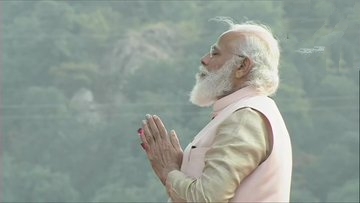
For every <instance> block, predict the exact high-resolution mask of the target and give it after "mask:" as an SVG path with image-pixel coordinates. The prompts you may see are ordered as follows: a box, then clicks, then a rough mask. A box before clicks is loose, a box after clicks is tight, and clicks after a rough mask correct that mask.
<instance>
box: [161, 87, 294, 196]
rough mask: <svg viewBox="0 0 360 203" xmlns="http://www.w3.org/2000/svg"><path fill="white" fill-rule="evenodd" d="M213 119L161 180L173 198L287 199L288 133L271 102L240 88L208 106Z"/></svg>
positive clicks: (290, 167) (290, 162)
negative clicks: (178, 164)
mask: <svg viewBox="0 0 360 203" xmlns="http://www.w3.org/2000/svg"><path fill="white" fill-rule="evenodd" d="M214 113H215V115H216V116H215V118H214V119H213V120H212V121H211V122H210V123H209V124H208V125H207V126H205V127H204V129H202V130H201V131H200V132H199V134H198V135H197V136H196V137H195V138H194V140H193V141H192V142H191V143H190V144H189V145H188V146H187V147H186V149H185V150H184V156H183V162H182V166H181V171H177V170H174V171H171V172H170V173H169V174H168V178H167V181H166V186H167V191H168V194H169V196H170V197H171V199H172V201H173V202H288V201H289V196H290V183H291V171H292V152H291V143H290V139H289V135H288V132H287V129H286V126H285V124H284V121H283V119H282V117H281V114H280V112H279V111H278V108H277V106H276V104H275V103H274V102H273V100H271V99H270V98H268V97H266V96H262V95H260V94H258V93H257V92H256V91H255V90H253V89H252V88H249V87H247V88H243V89H240V90H239V91H237V92H235V93H233V94H231V95H228V96H226V97H224V98H222V99H220V100H218V101H217V102H216V103H215V104H214Z"/></svg>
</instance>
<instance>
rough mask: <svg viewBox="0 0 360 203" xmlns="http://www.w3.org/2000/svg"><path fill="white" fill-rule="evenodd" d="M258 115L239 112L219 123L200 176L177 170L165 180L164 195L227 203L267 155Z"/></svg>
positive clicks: (264, 132)
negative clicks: (192, 175)
mask: <svg viewBox="0 0 360 203" xmlns="http://www.w3.org/2000/svg"><path fill="white" fill-rule="evenodd" d="M268 138H269V137H268V132H267V125H266V123H265V120H263V117H262V115H261V114H260V113H259V112H257V111H255V110H253V109H251V108H243V109H240V110H238V111H236V112H234V113H233V114H231V116H230V117H229V118H227V119H226V120H225V121H223V122H222V123H221V124H220V125H219V127H218V129H217V132H216V135H215V138H214V141H213V144H212V146H211V148H210V149H209V150H208V151H207V152H206V154H205V167H204V170H203V173H202V175H201V176H200V177H199V178H197V179H193V178H190V177H187V176H186V175H185V174H184V173H182V172H181V171H178V170H174V171H171V172H170V173H169V174H168V177H167V180H166V187H167V190H168V194H169V195H170V196H174V197H176V198H177V199H179V200H181V199H182V200H186V201H187V202H228V201H229V200H230V199H231V198H232V197H234V195H235V191H236V189H237V187H238V186H239V184H240V183H241V181H242V180H243V179H244V178H245V177H246V176H247V175H249V174H250V173H251V172H252V171H253V170H254V169H256V167H257V166H258V165H259V164H261V163H262V162H263V161H264V160H265V159H266V158H267V156H268V154H269V153H270V147H269V139H268Z"/></svg>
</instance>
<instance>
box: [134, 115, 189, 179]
mask: <svg viewBox="0 0 360 203" xmlns="http://www.w3.org/2000/svg"><path fill="white" fill-rule="evenodd" d="M138 133H139V135H140V139H141V142H142V143H141V146H142V147H143V148H144V150H145V152H146V155H147V157H148V159H149V161H150V163H151V167H152V168H153V170H154V172H155V174H156V175H157V176H158V177H159V179H160V180H161V182H162V183H163V185H165V182H166V178H167V175H168V173H169V172H170V171H172V170H180V166H181V162H182V157H183V150H182V148H181V146H180V142H179V139H178V137H177V135H176V133H175V131H174V130H172V131H171V132H170V134H168V132H167V130H166V128H165V126H164V124H163V122H162V121H161V119H160V118H159V117H158V116H156V115H153V116H151V115H149V114H147V115H146V120H143V121H142V128H140V129H139V130H138Z"/></svg>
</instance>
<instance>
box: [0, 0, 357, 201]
mask: <svg viewBox="0 0 360 203" xmlns="http://www.w3.org/2000/svg"><path fill="white" fill-rule="evenodd" d="M0 5H1V15H2V16H1V27H2V32H1V41H2V42H1V44H2V47H1V52H2V53H1V54H2V55H1V57H2V64H1V90H0V91H1V103H0V111H1V123H0V124H1V130H0V131H1V134H2V138H1V150H0V152H1V153H0V155H1V156H0V157H1V162H0V163H1V164H0V166H1V165H2V166H1V168H0V169H1V170H0V171H1V176H2V181H1V185H2V190H1V195H0V196H1V198H2V199H0V201H4V202H166V201H167V196H166V192H165V189H164V188H163V187H162V185H161V183H160V181H159V180H158V179H157V178H155V175H154V173H153V171H152V170H151V167H150V166H149V163H148V161H147V159H146V156H145V154H144V153H143V151H142V148H141V147H140V141H139V139H138V135H137V132H136V131H137V129H138V128H139V127H140V126H141V120H142V119H144V116H145V114H146V113H150V114H156V115H159V116H160V117H162V118H163V120H164V123H165V124H166V125H167V126H168V128H169V129H175V130H176V131H177V134H178V135H179V137H180V139H181V143H182V146H183V147H186V145H187V143H188V142H189V141H191V140H192V138H193V137H194V136H195V135H196V133H197V132H198V131H199V130H200V129H201V128H202V127H203V126H204V125H205V124H206V123H207V122H208V121H209V118H210V113H211V108H199V107H196V106H194V105H192V104H191V103H190V102H189V101H188V100H189V93H190V91H191V89H192V86H193V85H194V84H195V73H196V72H197V70H198V66H199V64H200V58H201V57H202V56H203V55H204V54H206V53H207V52H208V50H209V47H210V45H212V44H213V43H214V42H215V41H216V40H217V37H218V35H219V34H221V33H222V32H223V31H225V30H226V29H227V26H225V25H223V24H221V23H216V22H213V21H209V19H211V18H213V17H216V16H228V17H231V18H233V19H234V20H235V21H237V22H243V21H246V20H253V21H256V22H262V23H264V24H267V25H269V26H270V27H271V28H272V30H273V32H274V34H275V35H276V38H277V39H278V40H279V41H280V45H281V48H282V57H281V64H280V66H281V67H280V74H281V85H280V89H279V91H278V93H277V94H276V95H275V96H274V100H275V101H276V102H277V103H278V106H279V108H280V111H281V112H282V114H283V117H284V119H285V122H286V124H287V126H288V130H289V132H290V135H291V138H292V142H293V152H294V169H293V181H292V190H291V202H359V70H360V2H359V1H356V0H344V1H340V0H319V1H313V0H304V1H285V0H284V1H200V0H198V1H190V0H189V1H176V0H174V1H165V0H154V1H150V0H143V1H136V0H134V1H106V0H104V1H101V0H94V1H80V0H76V1H75V0H74V1H31V0H28V1H20V0H16V1H1V2H0Z"/></svg>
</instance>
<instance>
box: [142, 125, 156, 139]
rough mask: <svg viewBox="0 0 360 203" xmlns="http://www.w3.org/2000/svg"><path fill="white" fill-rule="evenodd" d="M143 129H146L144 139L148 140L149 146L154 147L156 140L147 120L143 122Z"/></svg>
mask: <svg viewBox="0 0 360 203" xmlns="http://www.w3.org/2000/svg"><path fill="white" fill-rule="evenodd" d="M142 125H143V129H144V135H145V136H144V137H145V139H146V142H147V143H148V144H149V145H152V144H153V143H154V138H153V136H152V134H151V132H150V129H149V126H148V124H147V122H146V121H145V120H143V121H142Z"/></svg>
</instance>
